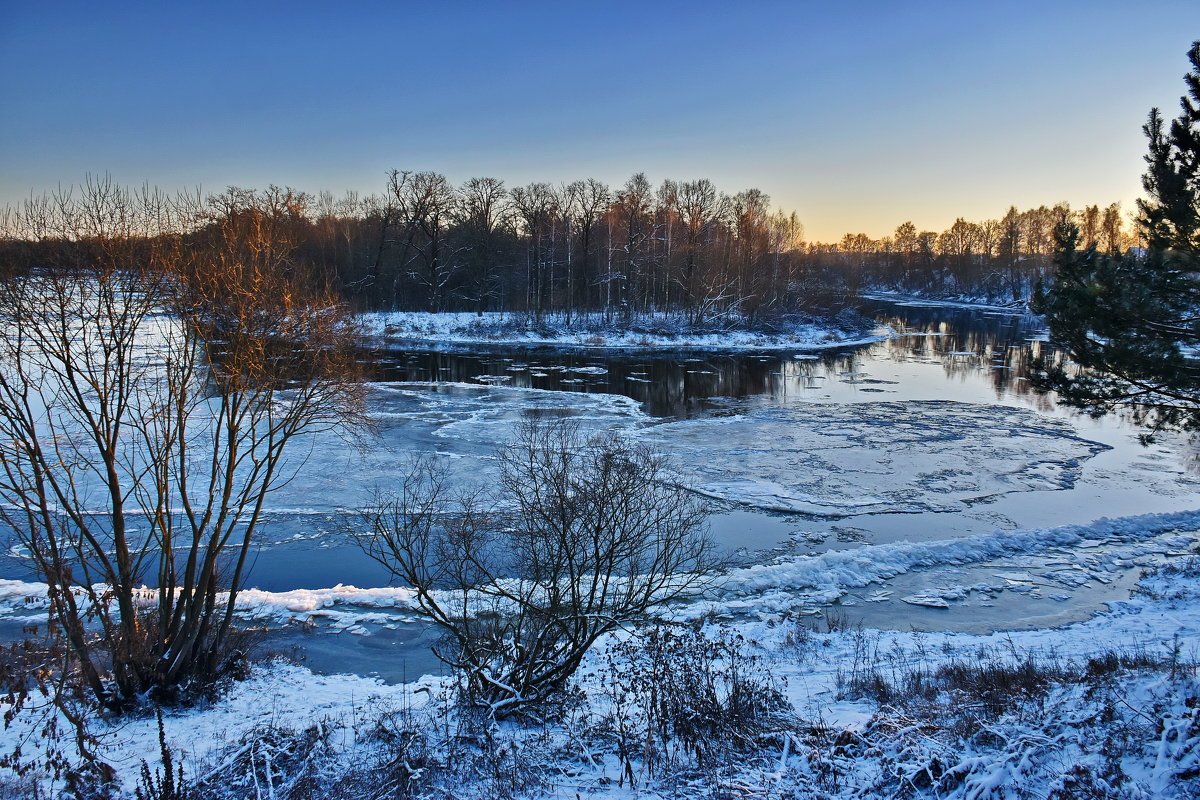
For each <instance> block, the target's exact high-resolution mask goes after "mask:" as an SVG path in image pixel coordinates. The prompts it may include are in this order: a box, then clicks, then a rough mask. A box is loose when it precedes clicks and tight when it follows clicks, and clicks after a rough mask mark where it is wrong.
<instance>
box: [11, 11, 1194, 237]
mask: <svg viewBox="0 0 1200 800" xmlns="http://www.w3.org/2000/svg"><path fill="white" fill-rule="evenodd" d="M1197 38H1200V3H1197V2H1195V0H1190V1H1189V2H1138V3H1133V2H1122V3H1108V2H1086V3H1085V2H1079V3H1076V2H1058V3H1054V2H1045V0H1043V2H1038V3H1034V2H1012V3H993V4H983V3H920V2H917V3H868V2H846V3H836V4H835V3H824V4H817V3H807V2H789V3H782V2H742V3H733V2H719V3H717V2H711V3H708V2H692V3H673V2H663V3H652V2H640V3H632V2H604V3H587V4H584V3H573V2H566V1H565V0H560V2H557V3H542V2H527V3H501V2H494V3H471V2H440V3H421V4H417V3H403V2H390V3H373V2H357V3H345V4H333V3H327V2H326V3H305V2H289V3H266V2H260V3H252V2H242V3H221V2H208V3H195V4H189V3H163V2H158V3H147V4H136V3H118V2H112V3H95V2H93V3H86V4H84V3H79V4H75V3H31V2H28V0H26V1H25V2H20V3H17V2H12V1H11V0H0V204H4V203H8V202H14V201H17V200H19V199H20V198H22V197H25V196H28V194H29V193H30V192H31V191H34V192H39V193H40V192H42V191H45V190H48V189H53V188H54V187H55V186H57V185H59V184H62V185H69V184H72V183H78V182H79V181H80V180H82V178H83V176H84V175H85V174H86V173H89V172H91V173H105V172H107V173H110V174H111V175H112V176H113V177H114V178H115V179H116V180H118V181H120V182H123V183H130V184H140V183H143V182H149V183H151V184H155V185H158V186H160V187H162V188H167V189H177V188H185V187H191V186H196V185H200V186H202V187H203V188H204V189H207V190H214V191H215V190H219V189H221V188H223V187H225V186H227V185H239V186H256V187H261V186H265V185H267V184H269V183H275V184H280V185H289V186H293V187H295V188H299V189H304V190H308V191H316V190H319V189H329V190H332V191H334V192H335V193H341V192H342V191H344V190H346V189H353V190H357V191H359V192H363V193H370V192H373V191H379V190H381V189H382V187H383V184H384V173H385V172H386V171H387V170H388V169H391V168H399V169H415V170H425V169H433V170H439V171H442V172H444V173H446V174H447V176H448V177H450V179H451V180H453V181H455V182H459V181H462V180H464V179H466V178H468V177H471V176H475V175H494V176H497V177H500V178H503V179H505V180H506V181H507V182H508V183H509V185H516V184H522V183H526V182H529V181H533V180H547V181H552V182H558V181H565V180H572V179H575V178H581V177H597V178H600V179H603V180H606V181H608V182H610V183H613V184H619V183H621V182H623V181H624V180H625V179H626V178H627V177H628V176H629V175H630V174H632V173H633V172H636V171H644V172H646V173H647V175H648V176H649V177H650V178H651V180H653V181H658V180H661V179H662V178H665V177H674V178H678V179H690V178H695V177H708V178H711V179H712V180H713V181H714V182H716V183H717V184H718V186H720V187H721V188H722V189H725V190H727V191H731V192H732V191H737V190H739V189H743V188H746V187H750V186H754V187H758V188H760V189H762V190H764V191H766V192H767V193H768V194H770V195H771V196H772V198H773V200H774V201H775V204H776V205H777V206H782V207H785V208H788V209H795V210H796V211H798V212H799V214H800V216H801V219H802V220H803V221H804V223H805V226H806V229H807V231H808V235H809V237H810V238H812V239H825V240H828V239H835V238H838V237H840V236H841V234H842V233H844V232H847V231H855V232H857V231H864V232H866V233H869V234H871V235H873V236H880V235H884V234H886V233H889V232H890V231H891V230H892V229H893V228H894V227H895V226H896V225H897V224H898V223H900V222H903V221H905V220H909V219H911V220H913V221H914V222H915V223H916V224H917V225H918V226H919V227H922V228H930V229H938V230H940V229H942V228H945V227H947V226H948V225H949V224H950V223H952V222H953V220H954V218H955V217H956V216H966V217H967V218H969V219H981V218H985V217H995V216H1000V215H1001V214H1003V212H1004V210H1005V209H1006V208H1007V207H1008V206H1009V205H1010V204H1016V205H1018V206H1021V207H1026V206H1030V205H1038V204H1042V203H1047V204H1049V203H1054V202H1056V201H1060V200H1066V201H1068V202H1071V203H1072V204H1073V205H1081V204H1084V203H1108V202H1112V201H1116V200H1119V201H1121V202H1122V203H1123V205H1125V206H1126V208H1127V209H1131V208H1132V205H1133V200H1134V198H1135V197H1136V196H1137V194H1138V193H1139V191H1140V185H1139V175H1140V173H1141V170H1142V159H1141V156H1142V154H1143V152H1144V150H1145V147H1144V142H1143V139H1142V135H1141V132H1140V126H1141V124H1142V122H1143V121H1144V119H1145V116H1146V113H1147V112H1148V110H1149V108H1150V107H1151V106H1153V105H1158V106H1160V107H1163V108H1164V110H1166V111H1168V112H1169V113H1171V114H1173V113H1174V111H1175V108H1176V104H1177V101H1178V97H1179V95H1180V94H1181V93H1182V91H1183V82H1182V81H1181V80H1180V78H1181V76H1182V75H1183V73H1184V72H1186V71H1187V60H1186V57H1185V53H1186V51H1187V48H1188V46H1189V45H1190V43H1191V42H1192V41H1193V40H1194V39H1197Z"/></svg>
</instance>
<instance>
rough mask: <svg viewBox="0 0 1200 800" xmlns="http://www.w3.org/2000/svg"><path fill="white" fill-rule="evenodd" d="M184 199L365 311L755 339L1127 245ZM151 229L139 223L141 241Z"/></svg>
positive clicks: (27, 256) (1008, 280)
mask: <svg viewBox="0 0 1200 800" xmlns="http://www.w3.org/2000/svg"><path fill="white" fill-rule="evenodd" d="M61 200H62V198H61V197H59V196H56V195H50V196H45V197H41V198H38V197H34V198H32V199H31V200H29V201H26V203H25V204H24V205H23V206H22V207H21V208H19V209H9V210H8V212H7V213H6V215H5V219H4V233H3V240H2V241H0V247H2V248H3V250H2V251H0V258H2V259H3V262H4V263H5V264H7V265H8V266H9V267H10V268H14V267H15V268H27V267H32V266H37V264H38V263H39V262H42V261H44V260H46V255H47V248H56V247H60V246H62V245H63V244H64V243H69V244H68V246H69V247H72V248H74V249H76V250H78V251H79V252H78V253H76V254H75V256H74V257H76V258H85V257H86V255H85V253H86V241H87V234H86V232H80V231H67V230H61V229H59V228H57V227H56V225H55V222H54V220H55V208H56V206H57V205H58V204H60V203H61ZM190 200H191V201H193V202H191V203H190V205H191V207H194V208H198V209H200V208H202V209H203V213H201V214H197V215H195V216H194V217H193V218H192V219H191V220H190V222H189V223H188V224H190V225H191V226H192V230H191V231H190V232H189V233H188V235H189V236H191V237H196V239H197V240H199V239H202V238H203V237H204V236H205V235H206V234H205V231H206V230H209V229H211V228H213V227H214V226H221V225H228V224H229V222H230V221H231V220H236V221H237V223H238V224H239V225H246V226H249V227H252V228H256V229H258V228H261V229H262V230H264V231H268V232H269V235H270V236H273V237H275V238H276V240H277V241H286V242H288V246H289V247H290V250H291V253H292V256H291V258H292V261H293V262H294V264H295V265H297V267H300V266H303V267H305V268H306V269H309V270H315V271H316V272H317V273H319V274H321V275H322V276H324V279H325V280H326V281H327V282H328V283H329V284H330V285H331V287H333V288H336V289H337V290H338V291H339V292H340V293H341V294H342V296H343V297H345V298H346V299H347V300H348V301H350V302H351V303H352V304H354V305H355V306H356V307H357V308H359V309H363V310H427V311H479V312H482V311H516V312H527V313H529V314H531V315H533V316H541V315H543V314H555V315H565V316H566V317H567V318H568V319H569V318H570V316H571V315H573V314H579V313H594V312H601V313H603V314H604V315H605V316H606V317H607V318H609V319H612V320H614V321H620V320H625V321H630V320H632V319H634V318H638V317H643V316H646V315H648V314H653V313H659V312H671V313H676V314H679V315H681V316H683V317H684V318H685V320H686V322H687V323H688V324H691V325H702V324H705V323H706V322H708V321H710V320H713V319H715V318H721V317H730V316H736V317H738V318H739V319H740V320H742V321H744V322H747V323H749V324H755V323H756V322H760V321H762V320H764V319H766V318H770V317H773V316H776V315H778V314H782V313H790V312H795V311H813V310H829V309H831V308H836V307H838V306H839V305H842V304H844V302H845V301H846V299H847V298H850V297H853V296H855V295H857V294H858V293H859V292H862V291H870V290H894V291H900V292H905V293H915V294H925V295H936V296H971V297H977V298H983V299H988V300H993V301H1019V300H1022V299H1024V298H1027V297H1029V295H1030V293H1031V291H1032V288H1033V287H1034V286H1035V285H1036V284H1037V282H1038V281H1039V280H1043V281H1046V280H1049V279H1050V277H1051V272H1052V263H1051V255H1052V252H1053V248H1054V241H1053V229H1054V225H1055V223H1056V222H1057V221H1058V220H1059V219H1061V218H1063V217H1064V216H1068V217H1070V218H1071V219H1073V220H1074V221H1076V223H1077V224H1078V225H1079V227H1080V229H1081V231H1082V239H1083V243H1084V244H1085V245H1095V246H1096V247H1097V248H1099V249H1102V250H1106V251H1123V250H1125V249H1127V248H1128V247H1130V246H1132V245H1134V244H1136V241H1135V240H1134V239H1133V237H1132V235H1131V234H1130V233H1129V231H1128V229H1127V226H1126V225H1125V221H1124V219H1123V216H1122V213H1121V209H1120V208H1119V206H1118V205H1116V204H1113V205H1110V206H1107V207H1100V206H1088V207H1085V208H1083V209H1080V210H1077V211H1073V210H1072V209H1070V208H1069V207H1068V206H1067V205H1066V204H1058V205H1054V206H1041V207H1038V208H1035V209H1028V210H1024V211H1020V210H1018V209H1016V208H1015V207H1014V208H1010V209H1009V210H1008V212H1007V213H1006V214H1005V215H1004V216H1003V217H1002V218H1000V219H993V220H984V221H981V222H969V221H967V220H964V219H961V218H960V219H958V220H956V221H955V223H954V224H953V225H952V226H951V227H950V228H949V229H947V230H945V231H941V232H937V231H921V230H918V229H917V228H916V227H915V226H914V225H913V224H912V223H911V222H905V223H903V224H901V225H899V226H898V227H897V228H896V230H895V232H894V234H893V235H892V236H889V237H885V238H883V239H872V238H870V237H868V236H867V235H865V234H847V235H846V236H844V237H843V238H842V239H841V240H840V241H838V242H835V243H814V242H807V241H805V237H804V228H803V225H802V224H801V221H800V220H799V218H798V217H797V215H796V213H795V212H787V211H784V210H782V209H775V208H773V207H772V205H771V200H770V198H769V197H768V196H767V195H766V194H765V193H763V192H762V191H760V190H758V189H747V190H744V191H741V192H737V193H735V194H727V193H725V192H722V191H721V190H719V189H718V188H717V187H716V186H715V185H714V184H713V183H712V182H711V181H709V180H706V179H699V180H694V181H676V180H664V181H663V182H662V183H660V184H659V185H657V186H654V185H653V184H651V182H650V181H649V180H648V179H647V178H646V176H645V175H644V174H643V173H638V174H635V175H633V176H632V177H631V178H630V179H629V180H627V181H626V182H625V183H624V184H622V185H621V186H609V185H608V184H606V183H604V182H602V181H599V180H596V179H593V178H589V179H586V180H578V181H574V182H571V183H564V184H560V185H551V184H549V183H539V182H535V183H530V184H528V185H525V186H517V187H511V188H510V187H508V186H506V185H505V183H504V181H502V180H500V179H498V178H471V179H470V180H467V181H466V182H464V183H462V184H461V185H457V186H456V185H454V184H452V183H451V182H450V181H449V180H448V179H447V178H446V177H445V176H444V175H442V174H440V173H436V172H408V171H398V170H397V171H393V172H391V173H389V175H388V176H387V183H386V189H385V191H382V192H380V193H376V194H371V195H369V196H361V195H359V194H356V193H353V192H350V193H346V194H345V195H343V196H341V197H335V196H334V195H333V194H332V193H330V192H321V193H319V194H317V195H310V194H307V193H303V192H297V191H294V190H290V189H281V188H278V187H270V188H268V189H266V190H262V191H254V190H245V189H237V188H230V189H228V190H226V191H225V192H224V193H222V194H220V195H215V196H213V197H210V198H207V199H206V201H204V202H194V201H196V200H198V198H191V199H190ZM175 219H178V215H176V216H175ZM156 224H157V223H156V222H154V221H149V222H147V223H146V224H145V228H146V230H145V235H146V236H147V237H150V236H153V235H156V232H155V230H154V226H155V225H156ZM81 243H82V244H81Z"/></svg>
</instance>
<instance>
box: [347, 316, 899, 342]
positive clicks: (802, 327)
mask: <svg viewBox="0 0 1200 800" xmlns="http://www.w3.org/2000/svg"><path fill="white" fill-rule="evenodd" d="M362 323H363V328H364V333H365V335H366V336H368V337H370V338H372V339H375V340H380V341H386V342H387V343H388V344H390V345H400V344H420V345H425V346H434V347H445V346H461V345H496V344H504V345H518V346H525V347H570V348H588V349H621V350H664V349H667V350H670V349H675V350H708V351H720V352H740V351H753V350H788V349H794V348H795V349H808V350H823V349H828V348H834V347H850V346H854V345H860V344H867V343H870V342H877V341H881V340H883V339H886V338H888V337H889V336H892V335H894V333H893V332H892V331H891V330H890V329H886V328H881V329H877V330H875V331H873V332H864V331H863V330H862V329H861V327H860V326H856V325H844V324H839V323H836V322H829V321H824V320H812V321H809V322H802V323H797V324H795V325H794V327H792V328H791V329H790V330H788V331H786V332H774V333H772V332H759V331H749V330H738V329H736V328H733V329H729V330H713V331H702V332H689V331H688V329H687V326H686V325H685V324H684V323H683V320H682V319H677V318H675V317H670V316H665V315H660V316H656V317H652V318H650V319H649V320H646V321H645V322H642V323H639V325H638V326H637V327H636V329H633V330H631V329H628V328H623V327H622V326H621V325H619V324H606V323H604V322H603V321H602V320H601V319H600V318H598V317H587V316H583V317H578V316H577V317H576V318H575V319H574V320H573V321H572V323H571V324H570V325H568V324H566V323H565V322H564V321H563V320H562V319H559V318H557V317H550V316H547V317H544V318H543V319H542V321H540V322H537V321H534V320H533V319H531V318H528V317H525V316H524V315H517V314H509V313H506V312H485V313H484V314H483V315H482V316H480V315H477V314H475V313H473V312H443V313H432V312H424V311H388V312H382V311H381V312H369V313H366V314H363V315H362Z"/></svg>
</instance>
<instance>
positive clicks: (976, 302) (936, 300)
mask: <svg viewBox="0 0 1200 800" xmlns="http://www.w3.org/2000/svg"><path fill="white" fill-rule="evenodd" d="M860 297H862V298H863V299H864V300H876V301H880V302H885V303H895V304H896V305H898V306H908V307H910V308H924V307H928V308H938V307H942V308H962V309H975V310H977V311H995V312H1000V313H1008V314H1032V313H1033V312H1032V311H1030V310H1029V300H1028V299H1022V300H1014V301H1013V302H1011V303H996V302H994V301H992V300H989V299H987V298H984V297H973V296H971V295H948V296H944V297H943V296H932V295H923V294H905V293H902V292H892V291H886V290H876V291H869V292H863V293H862V294H861V295H860Z"/></svg>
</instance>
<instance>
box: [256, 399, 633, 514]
mask: <svg viewBox="0 0 1200 800" xmlns="http://www.w3.org/2000/svg"><path fill="white" fill-rule="evenodd" d="M368 409H369V411H370V414H371V417H372V418H373V419H374V421H375V423H376V426H377V427H376V430H375V436H373V437H372V438H371V439H370V440H368V441H367V442H366V445H367V446H366V448H365V450H359V449H357V448H354V447H350V446H348V445H347V443H346V442H344V441H343V440H341V439H340V438H338V437H337V436H335V435H320V436H314V437H312V438H311V439H309V441H308V442H307V446H304V445H302V446H300V447H298V448H296V452H302V455H303V457H304V462H303V464H302V465H300V466H299V469H298V472H297V473H296V477H295V478H294V479H293V480H292V481H291V482H290V483H289V484H288V485H287V486H285V487H283V488H282V489H280V490H279V491H277V492H275V493H274V494H272V495H271V497H270V501H269V505H270V507H271V508H273V509H297V508H303V509H306V510H324V509H336V508H359V507H361V506H362V505H364V504H366V503H369V502H371V500H372V497H373V496H374V494H375V492H376V491H377V490H383V491H387V490H388V489H389V488H390V487H391V486H392V485H393V484H394V482H395V480H396V476H397V474H398V472H399V471H400V470H401V469H402V468H403V466H404V464H405V462H406V461H407V460H408V459H410V458H412V457H413V456H414V455H416V454H426V455H433V457H435V458H437V459H439V460H441V461H443V462H444V463H446V465H447V467H448V468H449V469H450V471H451V475H452V479H454V480H456V481H463V482H465V483H468V484H470V483H477V482H478V481H480V480H482V479H484V478H485V477H486V475H487V474H488V470H489V469H491V468H492V467H491V465H492V464H493V463H494V462H493V459H492V456H493V454H494V452H495V450H496V448H497V447H498V446H499V445H500V444H502V443H503V442H505V441H508V440H510V439H511V438H512V436H513V434H514V432H515V429H516V426H517V424H518V423H519V422H520V421H521V420H523V419H527V418H530V417H541V418H557V417H569V418H571V419H573V420H575V421H577V422H578V423H579V425H580V426H581V427H582V428H584V429H585V430H625V429H629V428H633V427H636V426H639V425H641V424H642V423H643V421H644V419H645V415H644V414H643V412H642V411H641V407H640V405H639V404H638V402H637V401H635V400H632V399H631V398H628V397H624V396H621V395H612V394H599V393H594V394H585V393H582V392H554V391H543V390H534V389H522V388H515V387H508V386H502V385H494V384H493V385H480V384H465V383H461V384H458V383H381V384H374V385H373V386H372V387H371V393H370V396H369V399H368Z"/></svg>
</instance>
